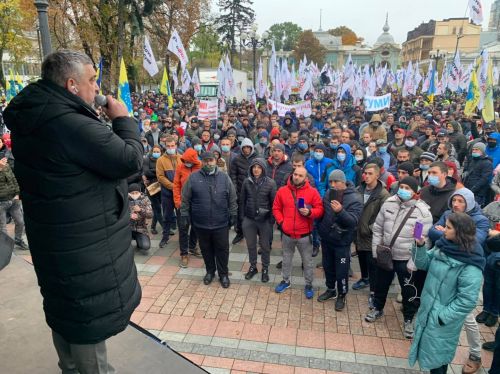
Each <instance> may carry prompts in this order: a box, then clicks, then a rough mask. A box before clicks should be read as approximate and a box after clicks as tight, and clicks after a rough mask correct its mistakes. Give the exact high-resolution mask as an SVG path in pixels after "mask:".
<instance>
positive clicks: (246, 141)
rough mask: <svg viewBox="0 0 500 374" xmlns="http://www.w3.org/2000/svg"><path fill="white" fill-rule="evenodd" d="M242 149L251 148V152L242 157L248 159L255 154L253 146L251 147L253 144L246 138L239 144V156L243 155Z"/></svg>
mask: <svg viewBox="0 0 500 374" xmlns="http://www.w3.org/2000/svg"><path fill="white" fill-rule="evenodd" d="M243 147H251V148H252V152H251V153H250V154H249V155H248V156H244V157H247V158H248V157H250V156H251V155H253V154H254V152H255V146H254V145H253V142H252V141H251V140H250V139H248V138H245V139H243V141H242V142H241V144H240V149H241V154H242V155H243Z"/></svg>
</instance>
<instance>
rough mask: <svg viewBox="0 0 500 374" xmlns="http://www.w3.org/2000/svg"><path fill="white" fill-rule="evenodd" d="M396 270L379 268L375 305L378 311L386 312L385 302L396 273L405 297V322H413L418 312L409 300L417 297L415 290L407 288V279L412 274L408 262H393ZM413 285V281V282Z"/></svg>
mask: <svg viewBox="0 0 500 374" xmlns="http://www.w3.org/2000/svg"><path fill="white" fill-rule="evenodd" d="M392 263H393V265H394V269H393V270H392V271H387V270H384V269H381V268H380V267H377V280H376V282H375V298H374V304H375V308H376V309H377V310H384V307H385V302H386V301H387V293H388V292H389V287H390V286H391V283H392V280H393V279H394V273H396V275H397V277H398V281H399V285H400V286H401V293H402V295H403V317H404V320H405V321H408V320H413V317H414V316H415V313H416V312H417V306H416V305H415V304H414V303H412V302H410V301H409V299H410V298H411V297H414V296H415V289H414V288H413V287H411V286H405V279H409V278H410V273H409V272H408V270H407V269H406V264H407V263H408V261H396V260H393V261H392ZM411 284H413V280H412V282H411Z"/></svg>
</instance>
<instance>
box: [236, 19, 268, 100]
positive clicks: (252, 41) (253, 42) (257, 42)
mask: <svg viewBox="0 0 500 374" xmlns="http://www.w3.org/2000/svg"><path fill="white" fill-rule="evenodd" d="M268 37H269V36H268V33H267V32H265V33H264V34H262V38H260V37H259V35H258V34H257V25H256V24H253V25H252V28H251V29H250V32H248V33H242V34H241V44H242V45H243V46H244V47H251V48H252V54H253V88H254V90H255V89H256V85H255V68H256V65H257V48H259V47H263V46H264V45H265V44H266V41H267V38H268Z"/></svg>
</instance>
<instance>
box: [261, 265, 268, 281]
mask: <svg viewBox="0 0 500 374" xmlns="http://www.w3.org/2000/svg"><path fill="white" fill-rule="evenodd" d="M261 280H262V283H267V282H269V270H267V268H262V279H261Z"/></svg>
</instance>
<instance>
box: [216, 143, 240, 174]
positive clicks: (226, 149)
mask: <svg viewBox="0 0 500 374" xmlns="http://www.w3.org/2000/svg"><path fill="white" fill-rule="evenodd" d="M220 151H221V154H220V159H219V161H220V160H224V164H225V169H226V173H229V171H230V170H231V164H232V163H233V161H234V159H235V158H236V156H237V155H236V153H234V152H232V151H231V141H230V140H229V139H228V138H222V139H221V141H220Z"/></svg>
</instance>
